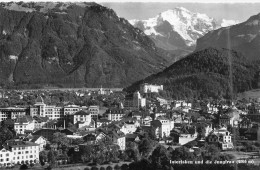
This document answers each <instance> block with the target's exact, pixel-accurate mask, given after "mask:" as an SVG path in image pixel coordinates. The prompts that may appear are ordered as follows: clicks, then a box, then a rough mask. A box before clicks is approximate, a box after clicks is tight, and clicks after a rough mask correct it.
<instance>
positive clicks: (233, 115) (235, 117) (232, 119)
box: [219, 109, 240, 127]
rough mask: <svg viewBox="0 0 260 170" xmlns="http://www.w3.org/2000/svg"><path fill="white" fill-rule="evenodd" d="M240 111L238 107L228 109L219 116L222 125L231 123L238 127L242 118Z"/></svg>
mask: <svg viewBox="0 0 260 170" xmlns="http://www.w3.org/2000/svg"><path fill="white" fill-rule="evenodd" d="M239 114H240V112H239V111H238V110H237V109H228V110H227V112H226V113H225V114H223V115H221V116H220V117H219V124H220V125H225V126H227V125H231V126H232V127H238V122H239V119H240V116H239Z"/></svg>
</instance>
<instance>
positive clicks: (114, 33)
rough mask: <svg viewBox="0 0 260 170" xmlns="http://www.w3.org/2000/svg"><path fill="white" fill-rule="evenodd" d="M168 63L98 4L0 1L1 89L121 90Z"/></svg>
mask: <svg viewBox="0 0 260 170" xmlns="http://www.w3.org/2000/svg"><path fill="white" fill-rule="evenodd" d="M172 60H174V56H173V55H171V54H169V53H168V52H165V51H164V50H162V49H159V48H157V47H156V46H155V44H154V42H153V41H152V40H150V38H148V37H147V36H146V35H145V34H144V33H143V32H142V31H141V30H139V29H137V28H134V27H133V26H132V25H131V24H129V22H128V21H127V20H125V19H123V18H119V17H118V16H117V15H116V13H115V12H114V11H113V10H112V9H109V8H106V7H103V6H101V5H98V4H96V3H84V2H80V3H69V2H68V3H60V2H31V3H24V2H8V3H0V86H2V87H5V86H7V85H9V84H12V85H14V86H17V87H23V88H31V87H32V86H33V85H36V86H45V85H48V86H54V87H56V86H58V87H83V86H85V87H100V86H103V87H125V86H128V85H130V84H131V83H133V82H135V81H138V80H141V79H143V78H145V77H147V76H149V75H151V74H154V73H157V72H159V71H161V70H163V69H164V68H166V66H168V65H169V63H171V62H172Z"/></svg>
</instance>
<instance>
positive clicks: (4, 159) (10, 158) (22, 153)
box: [0, 140, 39, 166]
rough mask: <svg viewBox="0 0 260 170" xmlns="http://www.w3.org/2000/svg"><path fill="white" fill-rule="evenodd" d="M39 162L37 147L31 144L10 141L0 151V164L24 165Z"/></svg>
mask: <svg viewBox="0 0 260 170" xmlns="http://www.w3.org/2000/svg"><path fill="white" fill-rule="evenodd" d="M36 162H39V145H38V144H36V143H33V142H27V141H20V140H10V141H7V142H6V143H5V144H4V145H3V147H2V149H1V150H0V164H1V165H3V166H7V165H12V164H25V163H28V164H30V163H36Z"/></svg>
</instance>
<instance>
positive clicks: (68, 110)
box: [64, 105, 81, 115]
mask: <svg viewBox="0 0 260 170" xmlns="http://www.w3.org/2000/svg"><path fill="white" fill-rule="evenodd" d="M80 110H81V108H80V106H77V105H68V106H64V115H73V114H74V113H76V112H78V111H80Z"/></svg>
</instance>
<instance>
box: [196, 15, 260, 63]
mask: <svg viewBox="0 0 260 170" xmlns="http://www.w3.org/2000/svg"><path fill="white" fill-rule="evenodd" d="M259 23H260V14H257V15H254V16H251V17H250V18H249V19H248V20H247V21H245V22H242V23H239V24H236V25H233V26H229V27H225V28H220V29H217V30H215V31H211V32H209V33H207V34H205V35H204V36H203V37H201V38H199V39H198V41H197V46H196V51H199V50H202V49H204V48H207V47H216V48H228V49H233V50H236V51H238V52H241V53H242V54H243V55H245V56H247V58H249V59H250V60H259V56H258V54H259V53H260V49H259V48H258V47H259V45H260V34H259V29H260V25H259Z"/></svg>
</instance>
